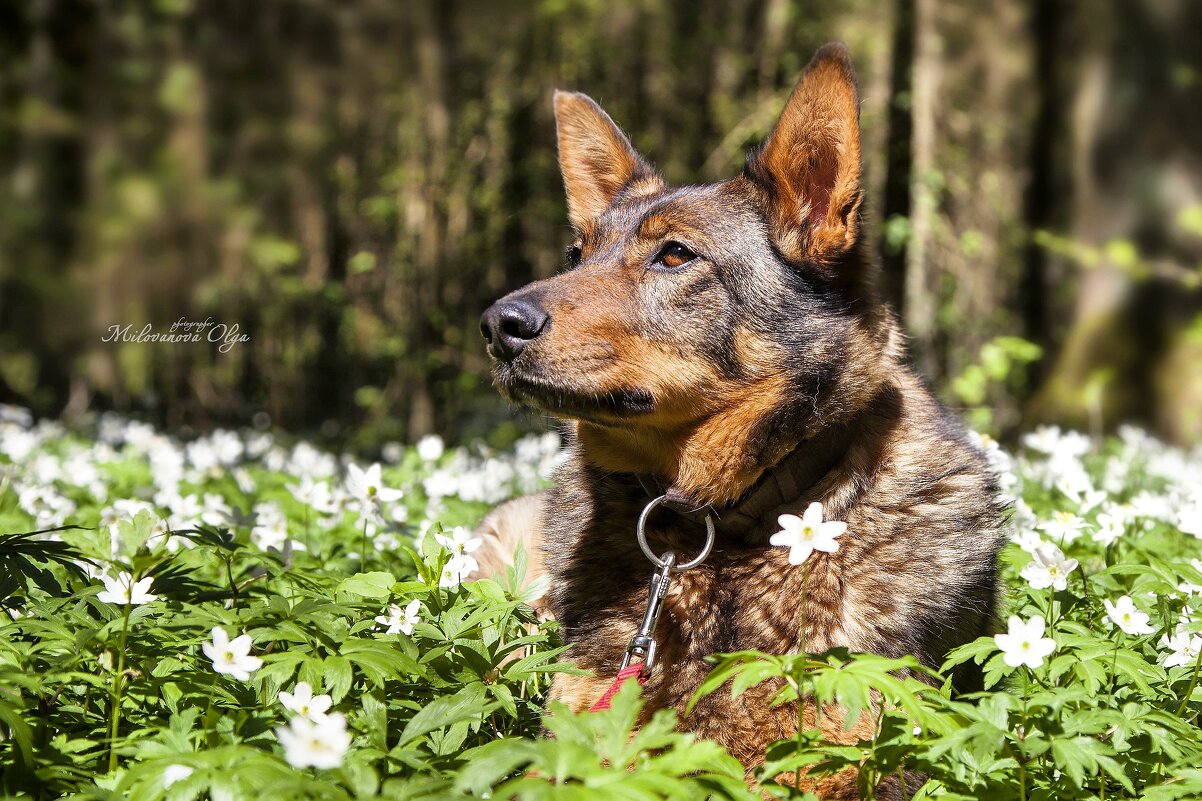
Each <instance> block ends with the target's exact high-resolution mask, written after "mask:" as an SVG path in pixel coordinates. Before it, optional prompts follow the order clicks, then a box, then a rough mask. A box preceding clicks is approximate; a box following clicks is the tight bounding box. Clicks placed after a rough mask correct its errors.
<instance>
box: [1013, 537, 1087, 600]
mask: <svg viewBox="0 0 1202 801" xmlns="http://www.w3.org/2000/svg"><path fill="white" fill-rule="evenodd" d="M1076 569H1077V560H1076V559H1068V558H1065V556H1064V553H1063V552H1061V550H1060V549H1059V548H1057V547H1056V546H1055V545H1053V544H1051V543H1050V542H1049V543H1045V544H1044V545H1040V546H1039V547H1038V548H1036V549H1035V551H1034V552H1033V553H1032V559H1031V562H1030V564H1028V565H1027V566H1026V567H1024V568H1023V570H1022V573H1021V575H1022V577H1023V578H1024V579H1026V580H1027V583H1028V584H1030V585H1031V589H1034V590H1044V589H1047V588H1048V587H1054V588H1055V589H1057V590H1063V589H1065V588H1066V587H1068V576H1069V574H1070V573H1072V572H1073V571H1074V570H1076Z"/></svg>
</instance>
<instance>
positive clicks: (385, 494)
mask: <svg viewBox="0 0 1202 801" xmlns="http://www.w3.org/2000/svg"><path fill="white" fill-rule="evenodd" d="M380 472H381V471H380V465H379V464H373V465H372V466H371V467H369V468H367V469H366V470H364V469H363V468H361V467H359V465H357V464H350V465H347V468H346V491H347V492H349V493H350V494H351V496H352V497H354V498H355V499H357V500H360V501H370V502H373V503H379V502H381V501H382V502H384V503H391V502H392V501H398V500H400V499H401V495H403V494H404V493H402V492H401V491H400V490H398V489H389V488H387V487H385V486H384V482H383V480H382V478H381V476H380Z"/></svg>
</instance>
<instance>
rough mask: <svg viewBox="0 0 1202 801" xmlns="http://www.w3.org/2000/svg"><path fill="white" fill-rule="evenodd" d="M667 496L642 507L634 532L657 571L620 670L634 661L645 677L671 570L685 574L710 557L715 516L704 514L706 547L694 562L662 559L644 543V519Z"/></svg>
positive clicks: (672, 555) (652, 662)
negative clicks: (678, 563)
mask: <svg viewBox="0 0 1202 801" xmlns="http://www.w3.org/2000/svg"><path fill="white" fill-rule="evenodd" d="M665 497H666V496H664V495H661V496H659V497H658V498H655V499H654V500H652V501H651V502H650V503H648V504H647V505H646V506H645V507H643V513H642V514H641V515H639V524H638V529H637V534H638V540H639V547H641V548H642V549H643V553H644V554H646V556H647V558H648V559H650V560H651V562H652V564H654V565H655V566H656V568H657V569H656V571H655V572H654V573H653V574H652V575H651V582H650V584H649V586H648V587H647V609H646V611H645V612H643V622H642V623H641V624H639V628H638V631H637V632H636V633H635V635H634V636H633V637H631V638H630V644H629V645H627V646H626V654H625V655H624V656H623V657H622V667H621V669H622V670H625V669H626V668H627V666H629V665H630V662H631V660H633V659H634V658H636V657H637V658H641V659H642V660H643V669H642V675H643V676H644V677H646V676H650V675H651V669H652V668H653V667H654V666H655V654H656V650H655V648H656V646H655V624H656V623H657V622H658V621H659V615H660V612H662V611H663V608H664V597H665V596H666V595H667V594H668V588H669V587H670V586H671V584H672V571H673V570H675V571H677V572H684V571H685V570H688V569H690V568H694V567H697V565H699V564H701V563H702V562H704V561H705V559H706V557H708V556H709V555H710V550H711V549H713V547H714V516H713V515H712V514H709V513H707V514H706V516H705V546H704V547H703V548H702V549H701V553H700V554H698V555H697V556H696V557H695V558H694V559H692V560H691V561H689V562H685V563H684V564H681V565H677V564H676V554H675V553H674V552H673V551H668V552H666V553H665V554H664V555H663V556H657V555H656V554H655V552H654V551H652V550H651V547H650V546H649V545H648V544H647V531H646V527H647V518H648V517H649V516H650V515H651V511H652V510H653V509H655V507H657V506H659V504H660V503H662V502H663V500H664V498H665Z"/></svg>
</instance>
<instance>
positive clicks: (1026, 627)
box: [993, 615, 1056, 668]
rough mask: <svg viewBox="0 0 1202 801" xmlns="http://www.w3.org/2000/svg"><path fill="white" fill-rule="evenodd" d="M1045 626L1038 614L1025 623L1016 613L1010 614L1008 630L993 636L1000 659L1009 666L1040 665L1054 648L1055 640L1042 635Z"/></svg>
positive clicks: (1032, 666) (1033, 666)
mask: <svg viewBox="0 0 1202 801" xmlns="http://www.w3.org/2000/svg"><path fill="white" fill-rule="evenodd" d="M1046 628H1047V624H1046V623H1045V622H1044V619H1043V617H1042V616H1040V615H1036V616H1035V617H1033V618H1031V619H1030V620H1029V621H1027V622H1026V623H1024V622H1023V620H1022V618H1020V617H1019V616H1018V615H1011V616H1010V627H1009V631H1008V632H1007V633H1006V634H997V635H995V636H994V638H993V641H994V642H995V643H997V647H998V649H999V650H1000V651H1001V652H1002V661H1003V662H1005V663H1006V664H1007V665H1009V666H1010V667H1018V666H1019V665H1026V666H1027V667H1031V668H1037V667H1039V666H1040V665H1042V664H1043V660H1044V659H1045V658H1047V656H1048V655H1049V654H1051V653H1052V651H1055V650H1056V641H1055V640H1053V639H1052V638H1051V637H1044V636H1043V632H1044V630H1045V629H1046Z"/></svg>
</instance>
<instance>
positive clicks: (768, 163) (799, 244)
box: [743, 43, 861, 263]
mask: <svg viewBox="0 0 1202 801" xmlns="http://www.w3.org/2000/svg"><path fill="white" fill-rule="evenodd" d="M743 174H744V176H745V177H747V178H748V179H750V180H751V181H752V182H753V183H754V184H756V185H757V186H758V187H759V188H760V189H761V190H762V191H763V192H764V193H765V194H766V195H767V200H768V208H769V217H770V219H769V222H770V223H771V224H772V226H773V229H774V238H775V240H776V245H777V247H778V248H780V249H781V251H782V252H783V253H784V254H785V255H786V256H788V257H789V258H791V259H807V260H810V261H815V262H818V263H829V262H830V261H832V260H833V259H834V258H836V257H838V256H839V255H840V254H842V253H845V252H846V251H847V250H848V249H849V248H851V246H852V245H853V244H855V240H856V235H857V230H856V229H857V227H858V223H859V209H860V199H861V192H860V103H859V93H858V91H857V89H856V73H855V69H854V68H853V67H852V63H851V56H850V54H849V53H848V52H847V48H846V47H844V46H843V45H842V44H839V43H831V44H827V45H823V46H822V47H821V48H820V49H819V50H818V52H817V53H815V54H814V58H813V60H811V61H810V65H809V66H808V67H806V71H805V72H804V73H803V74H802V76H801V79H800V80H798V82H797V86H796V87H794V89H793V93H792V94H791V95H790V96H789V101H788V103H786V104H785V109H784V111H783V112H781V115H780V120H778V121H777V123H776V127H775V128H773V129H772V133H771V135H770V136H769V137H768V141H766V142H765V143H764V145H763V147H762V148H760V150H759V152H757V153H755V154H754V155H753V156H752V157H751V158H750V159H748V161H747V165H746V166H745V167H744V168H743Z"/></svg>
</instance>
